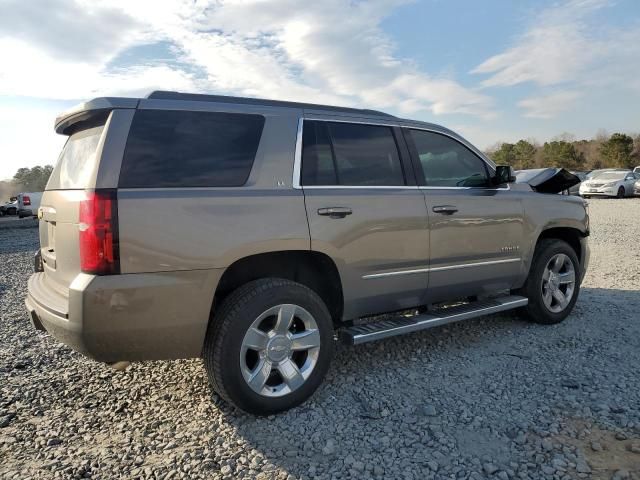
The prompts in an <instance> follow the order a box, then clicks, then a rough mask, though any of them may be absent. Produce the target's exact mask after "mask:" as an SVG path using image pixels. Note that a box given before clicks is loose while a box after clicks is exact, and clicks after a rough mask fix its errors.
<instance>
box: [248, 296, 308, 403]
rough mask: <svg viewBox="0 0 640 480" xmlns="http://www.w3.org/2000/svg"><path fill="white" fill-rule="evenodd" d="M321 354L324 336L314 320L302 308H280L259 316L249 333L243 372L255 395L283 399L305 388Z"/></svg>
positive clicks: (284, 306) (287, 306)
mask: <svg viewBox="0 0 640 480" xmlns="http://www.w3.org/2000/svg"><path fill="white" fill-rule="evenodd" d="M319 353H320V332H319V330H318V324H317V323H316V321H315V319H314V318H313V316H312V315H311V314H310V313H309V312H308V311H307V310H305V309H304V308H302V307H301V306H299V305H294V304H282V305H276V306H274V307H271V308H269V309H268V310H266V311H265V312H263V313H262V314H261V315H260V316H258V318H256V319H255V320H254V322H253V323H252V324H251V326H250V327H249V329H248V330H247V332H246V333H245V335H244V338H243V340H242V347H241V349H240V368H241V370H242V376H243V377H244V380H245V381H246V382H247V385H248V386H249V387H250V388H251V389H252V390H253V391H254V392H256V393H258V394H260V395H263V396H266V397H280V396H283V395H287V394H289V393H291V392H293V391H295V390H297V389H298V388H300V387H301V386H302V385H303V384H304V382H305V381H306V380H307V379H308V378H309V376H310V375H311V373H312V372H313V369H314V368H315V366H316V364H317V363H318V356H319Z"/></svg>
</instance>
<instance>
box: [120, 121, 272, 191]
mask: <svg viewBox="0 0 640 480" xmlns="http://www.w3.org/2000/svg"><path fill="white" fill-rule="evenodd" d="M263 127H264V117H263V116H262V115H252V114H238V113H220V112H188V111H178V110H168V111H163V110H139V111H137V112H136V113H135V116H134V118H133V123H132V125H131V130H130V132H129V138H128V139H127V146H126V149H125V155H124V158H123V161H122V167H121V170H120V180H119V186H120V187H122V188H146V187H149V188H151V187H234V186H241V185H244V184H245V183H246V181H247V179H248V177H249V174H250V172H251V167H252V166H253V161H254V159H255V156H256V152H257V150H258V145H259V144H260V137H261V135H262V129H263Z"/></svg>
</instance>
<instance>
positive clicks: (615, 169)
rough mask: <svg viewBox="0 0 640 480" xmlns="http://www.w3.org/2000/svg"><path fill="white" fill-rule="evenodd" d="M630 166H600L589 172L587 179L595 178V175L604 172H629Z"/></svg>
mask: <svg viewBox="0 0 640 480" xmlns="http://www.w3.org/2000/svg"><path fill="white" fill-rule="evenodd" d="M628 171H629V169H628V168H598V169H596V170H591V171H590V172H587V179H590V178H593V177H594V176H595V175H597V174H599V173H602V172H628Z"/></svg>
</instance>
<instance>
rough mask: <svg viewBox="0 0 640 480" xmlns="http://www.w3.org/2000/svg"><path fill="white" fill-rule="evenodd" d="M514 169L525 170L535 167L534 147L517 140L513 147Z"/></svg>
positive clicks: (524, 141)
mask: <svg viewBox="0 0 640 480" xmlns="http://www.w3.org/2000/svg"><path fill="white" fill-rule="evenodd" d="M513 156H514V158H515V168H517V169H520V170H526V169H528V168H533V167H534V166H535V157H536V147H534V146H533V145H532V144H531V143H529V142H527V141H526V140H519V141H518V143H516V144H515V145H514V146H513Z"/></svg>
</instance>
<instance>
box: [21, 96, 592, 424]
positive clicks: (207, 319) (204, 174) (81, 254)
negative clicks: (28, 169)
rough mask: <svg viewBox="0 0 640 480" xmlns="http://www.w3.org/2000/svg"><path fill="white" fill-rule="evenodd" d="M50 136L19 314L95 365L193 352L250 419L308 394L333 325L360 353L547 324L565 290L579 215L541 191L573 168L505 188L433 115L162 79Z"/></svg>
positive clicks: (584, 225) (570, 293) (574, 277)
mask: <svg viewBox="0 0 640 480" xmlns="http://www.w3.org/2000/svg"><path fill="white" fill-rule="evenodd" d="M55 128H56V131H57V132H58V133H60V134H63V135H67V136H68V140H67V143H66V145H65V147H64V149H63V151H62V153H61V154H60V158H59V161H58V164H57V166H56V168H55V170H54V172H53V174H52V176H51V179H50V180H49V183H48V185H47V189H46V191H45V193H44V195H43V197H42V203H41V206H40V208H39V210H38V216H39V218H40V244H41V249H40V251H39V252H38V254H37V255H36V273H35V274H34V275H33V276H32V277H31V278H30V280H29V293H28V296H27V299H26V305H27V308H28V310H29V312H30V314H31V319H32V322H33V324H34V325H35V326H36V327H37V328H40V329H46V330H47V331H48V332H49V333H50V334H52V335H53V336H54V337H55V338H57V339H58V340H60V341H61V342H63V343H65V344H67V345H69V346H71V347H72V348H74V349H76V350H78V351H79V352H82V353H84V354H85V355H88V356H90V357H92V358H94V359H96V360H99V361H103V362H116V361H136V360H154V359H175V358H187V357H201V356H202V357H204V361H205V365H206V369H207V373H208V376H209V380H210V382H211V384H212V386H213V388H214V389H215V390H216V391H217V392H218V393H219V394H220V395H221V396H222V397H223V398H225V399H227V400H228V401H230V402H233V403H234V404H235V405H236V406H238V407H239V408H241V409H243V410H245V411H248V412H253V413H257V414H268V413H272V412H277V411H281V410H284V409H287V408H290V407H292V406H295V405H297V404H300V403H301V402H303V401H304V400H305V399H306V398H308V397H309V396H310V395H311V394H312V393H313V392H314V390H315V389H316V388H317V387H318V385H319V384H320V383H321V381H322V379H323V377H324V375H325V373H326V371H327V369H328V367H329V363H330V359H331V356H332V351H333V344H334V335H335V332H336V331H337V332H338V334H339V335H338V337H339V338H340V339H341V340H342V341H343V342H346V343H348V344H352V345H355V344H360V343H363V342H367V341H371V340H377V339H381V338H385V337H389V336H392V335H398V334H403V333H409V332H415V331H418V330H422V329H425V328H429V327H433V326H437V325H441V324H444V323H447V322H453V321H458V320H464V319H469V318H473V317H477V316H480V315H485V314H489V313H494V312H499V311H503V310H508V309H514V308H521V309H522V311H523V312H524V313H525V314H527V315H528V316H529V317H530V318H531V319H533V320H535V321H538V322H541V323H556V322H559V321H561V320H563V319H564V318H565V317H566V316H567V315H568V314H569V313H570V312H571V309H572V308H573V305H574V303H575V302H576V299H577V297H578V292H579V288H580V282H581V280H582V277H583V275H584V272H585V269H586V265H587V260H588V248H587V243H586V237H587V235H588V234H589V224H588V215H587V211H586V207H585V203H584V202H583V200H582V199H580V198H576V197H570V196H563V195H556V194H554V192H559V191H561V190H563V189H566V188H568V186H570V184H573V183H575V181H576V180H577V179H576V178H575V177H573V176H572V175H570V174H568V172H566V171H564V170H560V169H555V170H553V169H552V170H551V171H550V172H547V173H544V172H543V174H541V175H537V176H536V178H540V177H541V176H542V177H544V179H543V181H538V182H530V183H515V182H514V178H513V177H512V174H511V170H510V169H509V168H504V167H496V166H495V165H494V164H493V163H492V162H491V161H490V160H489V159H487V158H486V157H485V156H484V155H483V154H482V153H481V152H479V151H478V150H477V149H475V148H474V147H473V146H472V145H470V144H469V143H467V142H466V141H465V140H464V139H463V138H461V137H460V136H458V135H457V134H455V133H454V132H452V131H450V130H447V129H445V128H443V127H440V126H437V125H432V124H428V123H423V122H417V121H412V120H404V119H400V118H396V117H394V116H391V115H387V114H384V113H381V112H376V111H371V110H357V109H349V108H337V107H328V106H321V105H309V104H298V103H289V102H278V101H268V100H257V99H246V98H234V97H221V96H208V95H193V94H181V93H174V92H154V93H152V94H151V95H150V96H149V97H147V98H144V99H133V98H98V99H95V100H91V101H90V102H87V103H85V104H83V105H80V106H79V107H77V108H76V109H74V110H72V111H70V112H67V113H65V114H63V115H61V116H60V117H58V118H57V120H56V127H55ZM394 312H395V313H394ZM381 313H389V315H387V316H385V317H383V319H382V320H381V319H380V317H377V318H376V319H374V320H370V321H366V318H367V317H371V316H373V315H379V314H381ZM356 319H358V322H356V324H355V325H354V322H353V320H356Z"/></svg>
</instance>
